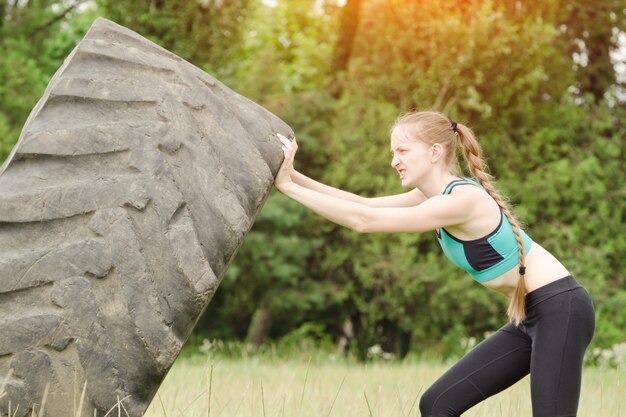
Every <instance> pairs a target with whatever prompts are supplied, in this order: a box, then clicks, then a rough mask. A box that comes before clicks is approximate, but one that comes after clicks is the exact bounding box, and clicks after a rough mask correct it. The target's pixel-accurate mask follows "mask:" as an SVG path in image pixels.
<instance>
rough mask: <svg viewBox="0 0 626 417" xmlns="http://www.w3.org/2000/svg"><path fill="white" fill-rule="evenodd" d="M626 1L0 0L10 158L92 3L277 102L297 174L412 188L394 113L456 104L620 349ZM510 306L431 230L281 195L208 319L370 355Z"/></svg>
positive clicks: (454, 345) (506, 188)
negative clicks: (328, 217)
mask: <svg viewBox="0 0 626 417" xmlns="http://www.w3.org/2000/svg"><path fill="white" fill-rule="evenodd" d="M344 3H345V5H343V6H342V5H340V4H344ZM74 4H75V6H74V7H71V6H72V5H74ZM88 4H91V5H92V6H91V7H86V6H87V5H88ZM625 9H626V7H625V5H624V3H623V0H598V1H594V2H589V1H571V0H570V1H565V0H546V1H544V2H540V3H538V2H521V1H518V0H502V1H495V0H439V1H414V0H348V1H347V2H342V3H339V2H336V1H331V0H326V1H316V0H293V1H278V2H277V4H276V5H275V6H268V5H266V4H264V3H263V2H261V1H258V0H233V1H220V0H197V1H182V2H179V1H173V0H150V1H148V0H141V1H131V0H117V1H112V0H97V1H96V2H95V6H94V3H87V2H81V1H76V2H75V3H71V2H58V1H57V2H55V1H45V0H39V1H33V0H31V1H26V0H25V1H20V2H15V1H6V0H4V1H2V2H0V14H1V15H2V20H0V22H1V23H0V24H1V26H0V34H1V37H0V45H1V47H2V52H3V53H2V54H0V62H1V63H2V65H0V156H1V157H6V155H7V154H8V152H9V151H10V149H11V147H12V146H13V144H14V143H15V141H16V140H17V136H18V135H19V131H20V129H21V127H22V126H23V124H24V121H25V120H26V117H27V115H28V112H29V111H30V110H31V109H32V108H33V107H34V105H35V103H36V100H37V99H38V97H40V96H41V94H42V93H43V90H44V89H45V86H46V84H47V82H48V81H49V79H50V77H51V76H52V74H53V72H54V71H55V70H56V68H58V67H59V66H60V65H61V63H62V60H63V58H64V57H65V56H67V54H68V53H69V51H70V50H71V48H72V47H73V45H74V44H75V43H76V42H77V41H78V40H79V39H80V38H81V37H82V35H83V34H84V32H85V30H86V29H87V28H88V26H89V25H90V23H91V21H92V20H93V18H94V17H95V16H105V17H108V18H111V19H112V20H114V21H116V22H118V23H120V24H122V25H125V26H127V27H129V28H131V29H133V30H135V31H137V32H139V33H141V34H142V35H144V36H146V37H148V38H150V39H152V40H153V41H155V42H156V43H158V44H160V45H161V46H163V47H165V48H167V49H169V50H171V51H172V52H174V53H176V54H178V55H180V56H181V57H183V58H185V59H187V60H189V61H190V62H192V63H193V64H195V65H197V66H198V67H200V68H203V69H204V70H206V71H208V72H210V73H212V74H213V75H215V76H216V77H218V78H220V80H222V81H224V82H225V83H226V84H227V85H229V86H230V87H231V88H233V89H235V90H236V91H238V92H239V93H241V94H243V95H245V96H247V97H249V98H251V99H252V100H254V101H256V102H258V103H259V104H261V105H263V106H264V107H266V108H268V109H269V110H270V111H272V112H274V113H275V114H276V115H278V116H279V117H281V118H282V119H283V120H285V121H286V122H287V123H288V124H289V125H290V126H291V127H292V128H293V129H294V131H295V132H296V133H297V135H298V142H299V145H300V151H299V153H298V157H297V160H296V168H297V169H298V170H300V171H301V172H303V173H305V174H307V175H309V176H311V177H312V178H315V179H319V180H322V181H323V182H326V183H329V184H330V185H333V186H336V187H340V188H343V189H347V190H349V191H352V192H355V193H359V194H361V195H365V196H375V195H384V194H392V193H399V192H403V191H404V190H402V189H401V188H400V186H399V184H398V181H397V177H396V176H395V175H393V173H392V171H391V170H390V168H389V162H390V158H389V155H388V153H387V149H388V140H389V132H388V129H389V126H390V125H391V123H392V122H393V120H394V119H395V117H397V115H398V114H399V113H400V112H402V111H406V110H407V109H410V108H418V109H429V108H434V109H437V110H442V111H444V112H446V113H448V114H449V115H450V116H451V117H452V118H454V119H457V120H459V121H461V122H465V123H466V124H468V125H470V126H471V127H472V128H473V129H474V130H475V132H476V133H477V134H478V138H479V140H480V141H481V143H482V144H483V147H484V151H485V154H486V156H487V158H488V162H489V165H490V168H491V171H492V173H493V174H494V175H495V176H496V178H497V179H498V186H499V188H500V189H501V191H502V192H503V193H504V194H506V195H508V196H509V197H510V199H511V202H512V203H513V205H514V206H515V208H516V212H517V214H518V217H519V218H520V219H521V220H522V221H523V222H524V223H525V224H526V228H527V230H528V232H529V234H530V235H531V236H532V237H533V238H534V239H535V240H536V241H537V242H539V243H541V244H542V245H543V246H544V247H546V248H547V249H548V250H550V251H551V252H552V253H553V254H555V255H556V256H557V257H558V258H559V259H560V260H561V261H562V262H563V263H564V264H565V265H566V266H567V267H568V268H569V269H570V270H571V271H572V272H573V273H574V274H575V276H576V277H577V278H578V280H579V281H580V282H581V283H582V284H583V285H585V286H586V287H587V288H588V289H589V291H590V293H591V295H592V297H593V299H594V302H595V305H596V311H597V330H596V337H595V339H594V341H593V347H595V348H610V347H611V346H613V345H618V344H619V343H622V342H624V341H626V334H625V333H624V331H623V329H624V328H626V256H624V254H626V185H625V184H626V181H624V180H625V179H626V178H625V174H624V168H623V166H624V162H625V161H626V158H625V157H626V140H625V131H624V130H625V129H624V127H623V125H624V123H623V120H624V118H625V116H626V105H625V101H624V90H623V87H624V86H623V85H622V84H620V82H619V81H618V77H616V73H615V68H614V64H615V62H614V59H615V58H613V59H612V58H611V52H615V51H616V50H617V49H618V47H619V39H620V36H621V37H623V36H624V30H625V26H626V14H625V12H624V10H625ZM505 308H506V300H505V299H504V298H503V297H501V296H499V295H497V294H495V293H493V292H489V291H486V290H485V289H483V288H482V287H480V286H479V285H478V284H476V283H474V282H472V280H471V279H469V277H467V276H466V275H465V274H464V273H463V272H462V271H460V270H458V269H456V268H455V267H454V266H452V265H451V264H450V263H449V262H448V261H447V260H446V259H445V258H444V256H443V255H442V254H441V253H440V249H439V247H438V245H437V244H436V241H435V238H434V236H433V235H431V234H428V233H427V234H393V235H391V234H377V235H359V234H357V233H354V232H351V231H349V230H347V229H343V228H341V227H338V226H336V225H334V224H331V223H329V222H327V221H325V220H323V219H321V218H320V217H318V216H315V215H313V214H311V212H309V211H308V210H306V209H305V208H303V207H302V206H300V205H298V204H297V203H295V202H293V201H291V200H289V199H287V198H285V197H284V196H283V195H281V194H280V193H277V192H275V191H274V192H272V193H271V195H270V196H269V198H268V199H267V202H266V204H265V206H264V208H263V210H262V212H261V213H260V215H259V216H258V218H257V221H256V223H255V225H254V227H253V229H252V230H251V231H250V233H249V234H248V236H247V237H246V239H245V241H244V243H243V245H242V247H241V249H240V251H239V253H238V255H237V257H236V259H235V261H234V263H233V264H232V265H231V267H230V269H229V270H228V271H227V273H226V275H225V276H224V279H223V282H222V284H221V287H220V290H219V291H218V292H217V294H216V295H215V298H214V300H213V301H212V302H211V304H210V305H209V307H208V309H207V311H206V313H205V315H204V316H203V318H202V319H201V321H200V322H199V326H198V332H199V334H200V335H202V336H201V337H204V336H206V337H208V338H209V339H213V338H219V339H224V340H229V339H230V340H244V339H246V337H247V336H249V334H250V333H251V330H254V329H251V328H250V327H251V323H252V322H253V320H252V319H253V317H254V316H255V313H257V312H259V311H261V310H263V311H266V312H268V313H269V314H268V315H267V323H265V324H266V325H267V328H266V329H265V330H264V331H265V332H267V335H266V336H268V337H270V338H272V339H276V340H283V341H284V343H283V344H285V345H289V346H291V345H297V343H299V342H298V340H300V339H302V340H305V339H306V340H309V339H318V340H323V343H325V344H328V343H329V342H328V341H329V340H334V341H335V342H337V341H338V340H339V339H340V338H342V337H343V336H345V334H348V333H352V334H353V339H352V341H351V343H350V344H349V349H350V350H351V351H352V352H353V353H354V355H355V356H356V357H357V358H360V359H366V358H367V357H368V356H367V355H368V350H370V351H371V349H370V348H371V347H372V346H380V348H381V349H382V350H383V351H386V352H392V353H393V354H395V355H396V356H398V357H402V356H404V355H405V354H407V353H408V352H411V353H415V352H420V353H421V352H433V353H435V354H437V355H440V356H449V355H452V356H454V355H458V354H460V353H462V351H463V343H462V341H463V340H467V338H471V337H474V338H478V339H480V338H482V337H484V335H485V333H486V332H489V331H493V330H495V329H497V328H498V327H499V326H500V325H501V324H502V323H503V322H504V320H505V315H504V311H505ZM348 324H349V326H348ZM349 327H351V328H350V329H349Z"/></svg>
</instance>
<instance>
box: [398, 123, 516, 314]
mask: <svg viewBox="0 0 626 417" xmlns="http://www.w3.org/2000/svg"><path fill="white" fill-rule="evenodd" d="M398 126H402V128H403V130H404V131H405V133H406V135H407V136H408V137H409V138H413V139H417V140H421V141H422V142H425V143H428V144H435V143H439V144H440V145H441V146H443V148H444V149H445V152H446V163H447V164H448V165H449V166H451V165H452V164H456V162H457V160H456V149H457V146H460V148H461V150H462V153H463V157H464V158H465V162H467V167H468V169H469V171H470V173H471V174H472V176H473V177H474V178H475V179H476V180H477V181H478V182H479V183H480V184H481V185H482V186H483V187H484V188H485V190H486V191H487V193H489V195H490V196H491V197H492V198H493V199H494V200H495V201H496V203H498V206H500V208H501V209H502V212H503V213H504V215H505V216H506V218H507V219H508V220H509V223H511V227H512V228H513V233H514V234H515V239H516V241H517V246H518V248H519V273H520V275H519V280H518V282H517V287H516V288H515V293H514V294H513V297H512V298H511V301H510V303H509V308H508V310H507V314H508V316H509V319H510V320H512V321H514V322H515V325H516V326H518V325H519V324H520V322H521V321H522V319H523V318H524V308H525V299H526V283H525V281H524V273H525V269H526V267H525V252H524V242H523V240H522V235H521V229H520V226H519V223H518V221H517V219H516V218H515V216H514V215H513V213H512V211H511V208H510V207H509V205H508V203H507V201H506V199H505V198H503V197H502V196H501V195H500V193H499V192H498V191H497V190H496V188H495V186H494V185H493V177H492V176H491V175H490V174H489V173H488V172H487V165H486V164H485V162H484V161H483V158H482V149H481V147H480V144H479V143H478V141H477V140H476V137H475V136H474V133H473V132H472V130H471V129H470V128H468V127H467V126H465V125H462V124H460V123H454V122H452V121H451V120H450V119H448V118H447V117H446V116H445V115H443V114H442V113H439V112H435V111H421V112H417V111H412V112H409V113H406V114H403V115H401V116H400V117H398V119H396V121H395V123H394V124H393V126H392V128H391V130H392V131H393V129H395V128H396V127H398Z"/></svg>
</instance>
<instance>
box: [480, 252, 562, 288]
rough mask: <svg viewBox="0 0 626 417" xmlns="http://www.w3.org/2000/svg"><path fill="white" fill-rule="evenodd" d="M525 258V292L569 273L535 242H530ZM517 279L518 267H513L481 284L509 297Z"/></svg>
mask: <svg viewBox="0 0 626 417" xmlns="http://www.w3.org/2000/svg"><path fill="white" fill-rule="evenodd" d="M525 260H526V262H525V263H526V274H525V275H524V281H525V283H526V291H527V292H531V291H534V290H536V289H537V288H541V287H543V286H544V285H546V284H549V283H551V282H554V281H556V280H557V279H560V278H563V277H565V276H567V275H570V273H569V271H568V270H567V269H566V268H565V267H564V266H563V264H561V262H559V260H558V259H556V258H555V257H554V256H553V255H552V254H551V253H550V252H548V251H547V250H545V249H544V248H543V247H542V246H541V245H539V244H538V243H537V242H533V243H532V248H531V249H530V251H529V253H528V255H526V259H525ZM518 279H519V268H518V267H515V268H513V269H511V270H509V271H507V272H505V273H504V274H502V275H500V276H499V277H497V278H494V279H491V280H489V281H485V282H482V284H483V285H484V286H485V287H487V288H490V289H492V290H495V291H497V292H499V293H501V294H503V295H504V296H506V297H509V298H510V297H511V296H512V295H513V293H514V292H515V288H516V287H517V281H518Z"/></svg>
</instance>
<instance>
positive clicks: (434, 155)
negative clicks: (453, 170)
mask: <svg viewBox="0 0 626 417" xmlns="http://www.w3.org/2000/svg"><path fill="white" fill-rule="evenodd" d="M443 154H444V150H443V146H441V143H434V144H433V145H432V146H431V147H430V162H432V163H433V164H434V163H436V162H437V161H438V160H440V159H441V158H442V157H443Z"/></svg>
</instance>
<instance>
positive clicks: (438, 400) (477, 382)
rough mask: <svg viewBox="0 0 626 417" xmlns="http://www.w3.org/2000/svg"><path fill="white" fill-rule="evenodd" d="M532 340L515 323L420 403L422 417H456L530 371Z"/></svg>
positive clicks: (466, 358)
mask: <svg viewBox="0 0 626 417" xmlns="http://www.w3.org/2000/svg"><path fill="white" fill-rule="evenodd" d="M530 357H531V340H530V338H529V337H528V336H527V335H525V334H524V333H522V331H520V330H519V329H518V328H516V327H515V326H513V325H512V324H511V323H508V324H506V325H505V326H503V327H502V328H501V329H500V330H498V331H497V332H495V333H494V334H492V335H491V336H489V337H488V338H487V339H485V340H484V341H482V342H481V343H479V344H478V345H477V346H476V347H475V348H474V349H472V350H471V351H470V352H468V353H467V354H466V355H465V356H464V357H463V358H461V360H459V361H458V362H457V363H456V364H454V366H452V367H451V368H450V369H449V370H448V371H447V372H446V373H445V374H443V375H442V376H441V377H440V378H439V379H438V380H437V381H436V382H435V383H434V384H433V385H432V386H431V387H430V388H428V390H426V392H425V393H424V395H422V398H421V399H420V412H421V414H422V417H456V416H460V415H461V413H463V412H465V411H466V410H468V409H469V408H471V407H472V406H474V405H476V404H477V403H479V402H480V401H482V400H484V399H486V398H487V397H490V396H492V395H494V394H496V393H498V392H500V391H502V390H504V389H506V388H508V387H510V386H511V385H513V384H514V383H515V382H517V381H519V380H520V379H521V378H523V377H524V376H526V375H527V374H528V373H529V371H530Z"/></svg>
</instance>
